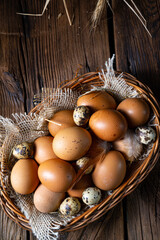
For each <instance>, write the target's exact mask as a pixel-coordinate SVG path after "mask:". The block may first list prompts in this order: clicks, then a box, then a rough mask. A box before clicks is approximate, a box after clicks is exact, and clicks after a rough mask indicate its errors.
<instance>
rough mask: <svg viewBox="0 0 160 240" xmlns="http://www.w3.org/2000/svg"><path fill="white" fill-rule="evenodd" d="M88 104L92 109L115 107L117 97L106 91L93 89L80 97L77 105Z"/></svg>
mask: <svg viewBox="0 0 160 240" xmlns="http://www.w3.org/2000/svg"><path fill="white" fill-rule="evenodd" d="M82 105H83V106H88V107H89V108H90V109H91V110H92V111H97V110H100V109H104V108H112V109H115V108H116V106H117V104H116V101H115V99H114V98H113V97H112V96H111V95H110V94H109V93H107V92H106V91H91V92H90V93H87V94H85V95H82V96H80V97H79V98H78V101H77V106H82Z"/></svg>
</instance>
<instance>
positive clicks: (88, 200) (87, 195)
mask: <svg viewBox="0 0 160 240" xmlns="http://www.w3.org/2000/svg"><path fill="white" fill-rule="evenodd" d="M100 199H101V190H100V189H98V188H96V187H89V188H87V189H85V190H84V191H83V193H82V200H83V202H84V203H85V204H87V205H95V204H97V203H98V202H99V201H100Z"/></svg>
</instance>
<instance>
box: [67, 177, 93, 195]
mask: <svg viewBox="0 0 160 240" xmlns="http://www.w3.org/2000/svg"><path fill="white" fill-rule="evenodd" d="M91 186H93V182H92V178H91V175H83V177H82V178H81V179H80V180H79V182H77V184H75V186H74V187H73V188H72V189H69V190H68V194H69V196H70V197H77V198H82V193H83V191H84V190H85V189H86V188H88V187H91Z"/></svg>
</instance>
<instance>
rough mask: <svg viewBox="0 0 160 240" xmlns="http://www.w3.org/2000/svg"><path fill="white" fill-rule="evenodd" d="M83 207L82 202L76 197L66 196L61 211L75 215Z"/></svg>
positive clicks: (68, 214)
mask: <svg viewBox="0 0 160 240" xmlns="http://www.w3.org/2000/svg"><path fill="white" fill-rule="evenodd" d="M80 209H81V204H80V202H79V200H78V199H77V198H75V197H68V198H66V199H65V200H64V201H63V202H62V203H61V205H60V208H59V210H60V212H61V213H62V214H63V215H67V216H74V215H75V214H77V213H78V212H79V211H80Z"/></svg>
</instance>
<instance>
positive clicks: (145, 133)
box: [135, 126, 156, 145]
mask: <svg viewBox="0 0 160 240" xmlns="http://www.w3.org/2000/svg"><path fill="white" fill-rule="evenodd" d="M135 132H136V137H137V140H138V141H139V142H140V143H142V144H145V145H148V144H150V143H153V142H155V140H156V131H155V130H154V129H153V128H152V127H149V126H141V127H137V128H136V130H135Z"/></svg>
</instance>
